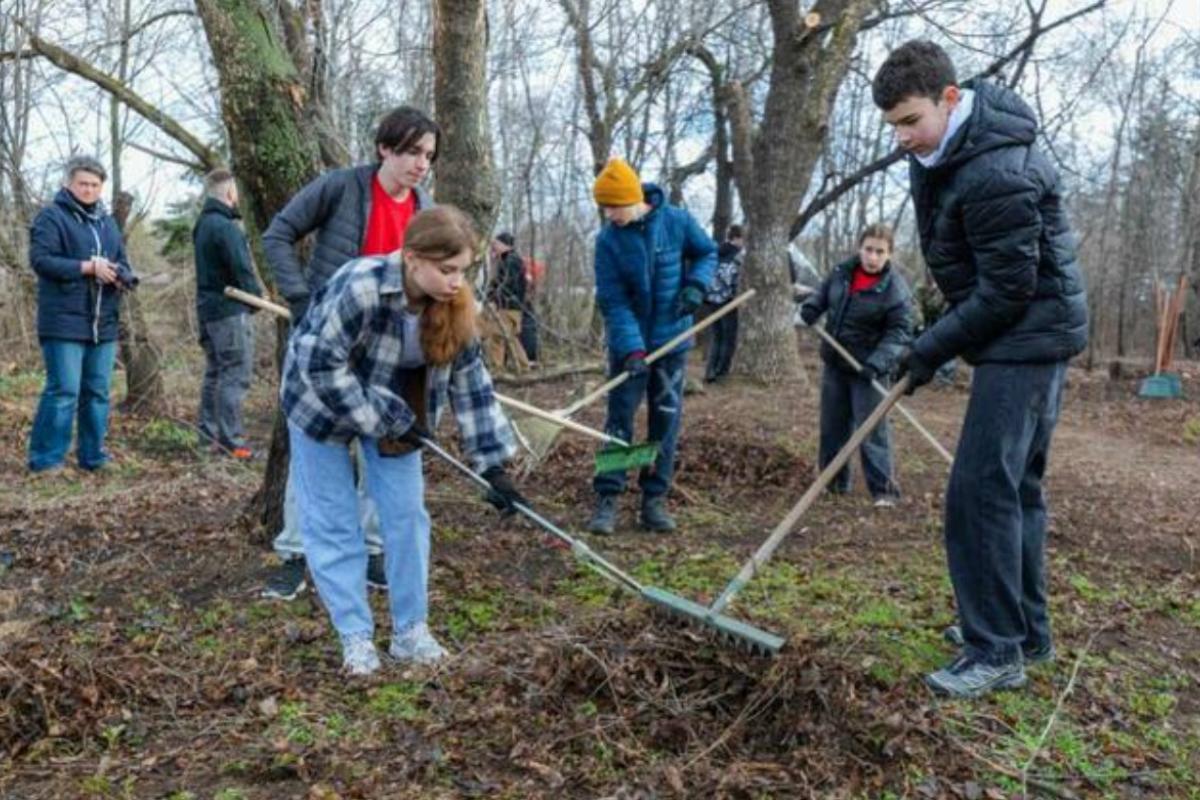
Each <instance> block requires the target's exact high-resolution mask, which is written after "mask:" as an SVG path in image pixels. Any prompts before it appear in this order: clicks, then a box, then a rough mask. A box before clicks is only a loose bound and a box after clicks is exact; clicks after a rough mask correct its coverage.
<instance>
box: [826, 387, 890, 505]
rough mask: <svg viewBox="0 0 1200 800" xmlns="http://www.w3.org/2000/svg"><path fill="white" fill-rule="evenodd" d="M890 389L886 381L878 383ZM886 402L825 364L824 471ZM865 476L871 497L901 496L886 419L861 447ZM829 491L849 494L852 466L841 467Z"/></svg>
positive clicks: (872, 388) (871, 390)
mask: <svg viewBox="0 0 1200 800" xmlns="http://www.w3.org/2000/svg"><path fill="white" fill-rule="evenodd" d="M878 380H879V382H880V383H881V384H884V385H885V386H886V385H887V382H888V381H887V378H886V377H881V378H879V379H878ZM882 399H883V398H882V397H880V395H879V392H877V391H875V388H874V387H873V386H871V384H870V383H869V382H867V381H864V380H863V379H862V378H860V377H858V376H857V375H851V374H850V373H849V372H845V371H843V370H841V369H838V368H837V367H834V366H830V365H829V364H826V365H825V366H824V368H823V370H822V374H821V447H820V459H819V460H820V462H821V469H825V466H826V465H827V464H828V463H829V462H830V461H833V459H834V457H835V456H836V455H837V454H838V451H839V450H841V449H842V448H843V447H845V445H846V442H848V441H850V436H851V435H852V434H853V433H854V431H855V430H857V429H858V428H859V427H860V426H861V425H862V424H863V422H865V421H866V419H867V417H869V416H871V412H872V411H874V410H875V407H876V406H877V405H879V402H880V401H881V400H882ZM859 455H861V456H862V469H863V476H864V477H865V478H866V481H867V490H868V491H870V493H871V496H872V497H875V498H879V497H894V496H896V495H898V494H900V489H899V487H897V486H896V483H895V480H894V479H893V478H892V432H891V428H890V426H889V425H888V421H887V419H886V418H885V419H884V420H883V422H881V423H879V425H878V427H876V428H875V430H874V431H872V432H871V435H870V436H868V437H867V438H866V439H864V440H863V443H862V446H861V447H859ZM830 489H832V490H833V491H835V492H847V491H849V490H850V464H849V463H847V464H846V466H844V467H842V470H841V472H839V473H838V474H837V477H835V478H834V479H833V483H832V484H831V485H830Z"/></svg>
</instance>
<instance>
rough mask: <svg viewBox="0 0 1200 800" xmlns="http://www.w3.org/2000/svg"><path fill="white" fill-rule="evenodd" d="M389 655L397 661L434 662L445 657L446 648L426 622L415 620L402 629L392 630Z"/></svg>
mask: <svg viewBox="0 0 1200 800" xmlns="http://www.w3.org/2000/svg"><path fill="white" fill-rule="evenodd" d="M388 655H389V656H391V657H392V658H394V659H396V660H397V661H413V662H415V663H417V664H432V663H434V662H435V661H440V660H441V659H443V658H445V657H446V656H447V655H448V653H447V652H446V648H444V647H442V646H441V645H440V644H438V641H437V639H434V638H433V634H432V633H430V632H429V626H428V625H426V624H425V623H424V622H414V623H413V624H411V625H409V626H408V627H406V628H403V629H402V630H396V631H393V632H392V644H391V646H390V647H388Z"/></svg>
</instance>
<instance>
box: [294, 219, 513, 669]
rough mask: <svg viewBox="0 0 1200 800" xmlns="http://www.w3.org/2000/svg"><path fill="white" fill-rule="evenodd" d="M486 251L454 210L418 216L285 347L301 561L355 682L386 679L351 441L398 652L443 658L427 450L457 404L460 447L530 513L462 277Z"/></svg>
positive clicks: (343, 278) (342, 277) (326, 299)
mask: <svg viewBox="0 0 1200 800" xmlns="http://www.w3.org/2000/svg"><path fill="white" fill-rule="evenodd" d="M478 241H479V238H478V236H476V234H475V231H474V229H473V227H472V225H471V222H470V220H468V218H467V217H466V216H465V215H464V214H463V213H462V212H461V211H459V210H458V209H456V208H454V207H452V206H439V207H436V208H431V209H427V210H425V211H421V212H420V213H418V214H417V215H416V216H415V217H414V218H413V220H412V222H411V223H410V225H409V227H408V230H407V232H406V236H405V244H404V249H403V250H401V251H400V252H399V253H395V254H392V255H391V256H388V257H378V256H377V257H368V258H360V259H356V260H354V261H351V262H350V263H348V264H346V265H345V266H343V267H342V268H341V269H340V270H338V271H337V272H336V273H335V274H334V275H333V277H331V278H330V279H329V281H328V283H326V285H325V287H324V288H323V289H321V291H320V292H319V293H318V294H317V295H316V296H315V297H314V299H313V303H312V306H311V307H310V309H309V310H308V312H307V313H306V314H305V315H304V317H303V318H302V319H301V320H300V322H299V325H298V327H297V328H296V330H295V332H294V334H293V335H292V337H291V339H290V340H289V342H288V352H287V359H286V361H285V363H284V374H283V382H282V386H281V388H280V399H281V403H282V406H283V411H284V413H285V414H286V415H287V419H288V429H289V433H290V441H291V449H292V458H293V459H294V464H293V469H294V470H295V472H296V477H297V479H298V484H297V486H298V488H299V489H300V492H299V493H298V497H299V501H300V503H299V505H300V512H301V513H300V518H301V520H302V522H301V531H302V535H303V539H304V552H305V556H306V558H307V560H308V566H309V569H310V570H311V571H312V575H313V582H314V583H315V584H316V587H317V591H318V592H319V593H320V595H321V599H322V601H323V602H324V603H325V607H326V608H327V609H328V610H329V616H330V618H331V619H332V621H333V626H334V628H335V629H336V630H337V633H338V636H339V638H340V639H341V644H342V656H343V667H344V668H345V670H346V671H347V672H349V673H350V674H352V675H368V674H370V673H372V672H374V671H375V670H377V669H379V667H380V661H379V656H378V654H377V652H376V650H375V645H374V642H373V636H374V622H373V620H372V617H371V609H370V606H369V605H368V603H367V586H366V560H367V550H366V544H365V541H364V538H363V533H362V530H361V528H360V525H359V521H358V519H359V518H358V513H357V511H356V509H357V499H356V494H355V488H354V474H353V467H352V464H351V459H350V455H349V451H348V450H347V448H346V443H347V442H348V441H349V440H351V439H353V438H358V439H359V440H360V442H361V444H362V449H363V452H364V454H365V456H366V460H367V469H366V479H367V492H368V494H369V495H370V496H371V498H372V499H373V500H374V501H375V503H376V504H377V505H378V508H379V518H380V527H381V532H382V535H383V542H384V563H385V568H386V571H387V578H388V595H389V604H390V608H391V615H392V638H391V644H390V647H389V654H390V655H391V657H392V658H394V659H397V660H401V661H415V662H418V663H428V662H432V661H436V660H438V659H439V658H442V657H443V656H444V655H446V651H445V650H444V649H443V648H442V646H441V645H440V644H438V642H437V640H435V639H434V638H433V636H432V634H430V632H429V628H428V626H427V624H426V617H427V615H428V597H427V595H428V591H427V589H428V579H429V529H430V521H429V514H428V512H426V510H425V502H424V479H423V476H422V472H421V454H420V449H421V445H422V443H423V441H424V439H426V438H429V437H430V436H431V434H430V433H429V430H436V428H437V422H438V418H439V416H440V413H441V411H442V409H444V408H446V407H447V406H449V407H450V408H451V409H452V410H453V413H454V416H455V419H456V420H457V422H458V427H459V431H460V434H461V436H462V444H463V449H464V451H465V452H466V453H467V455H468V456H469V457H470V458H471V460H472V461H473V463H474V466H475V468H476V470H477V471H479V472H481V473H482V474H483V476H484V477H485V478H487V480H488V482H489V483H490V484H491V485H492V488H493V490H494V491H493V492H491V493H490V494H489V500H491V501H492V502H493V503H494V504H496V505H497V507H498V508H501V509H502V510H509V509H511V507H512V503H513V502H523V500H522V498H521V496H520V494H519V493H518V492H517V490H516V488H515V487H514V486H513V483H512V481H511V480H510V479H509V477H508V475H507V473H506V472H505V471H504V464H505V462H506V461H508V459H510V458H511V457H512V456H513V455H514V454H515V452H516V444H515V439H514V437H513V432H512V428H511V427H510V426H509V424H508V421H507V420H506V418H505V417H504V415H503V414H502V413H501V411H500V407H499V405H498V403H497V402H496V397H495V394H494V392H493V390H492V380H491V376H490V375H489V374H488V372H487V369H486V367H485V366H484V364H483V360H482V359H481V358H480V351H479V343H478V339H477V336H476V329H475V298H474V297H473V296H472V293H471V288H470V285H469V284H468V282H467V280H466V278H465V274H464V273H465V272H466V270H467V268H468V267H469V266H470V265H471V264H472V263H473V261H474V260H475V256H476V253H475V245H476V243H477V242H478Z"/></svg>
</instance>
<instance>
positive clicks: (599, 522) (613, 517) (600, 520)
mask: <svg viewBox="0 0 1200 800" xmlns="http://www.w3.org/2000/svg"><path fill="white" fill-rule="evenodd" d="M616 530H617V496H616V495H615V494H602V495H600V496H598V497H597V498H596V509H595V510H594V511H593V512H592V518H591V519H590V520H588V532H590V533H595V534H599V535H600V536H612V535H613V533H614V532H616Z"/></svg>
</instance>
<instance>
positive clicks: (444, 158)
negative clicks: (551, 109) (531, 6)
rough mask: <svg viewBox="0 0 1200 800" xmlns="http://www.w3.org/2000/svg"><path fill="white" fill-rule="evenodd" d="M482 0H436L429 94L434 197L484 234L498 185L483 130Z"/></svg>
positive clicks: (490, 221)
mask: <svg viewBox="0 0 1200 800" xmlns="http://www.w3.org/2000/svg"><path fill="white" fill-rule="evenodd" d="M487 34H488V31H487V3H486V2H485V0H437V2H435V3H434V14H433V53H434V63H433V96H434V100H433V102H434V107H435V110H436V114H437V121H438V124H439V125H441V127H442V131H443V132H444V134H445V135H444V136H443V137H442V140H441V143H440V152H439V153H438V164H437V196H438V200H439V201H440V202H443V203H450V204H452V205H456V206H458V207H459V208H460V209H462V210H463V211H465V212H466V213H467V214H468V215H469V216H470V217H471V219H472V220H474V221H475V226H476V228H477V229H478V231H479V234H480V236H487V235H488V234H489V232H490V231H491V229H492V225H494V224H495V221H496V213H497V209H498V207H499V204H500V189H499V186H498V185H497V184H496V173H495V168H494V166H493V162H492V140H491V137H490V131H489V130H488V113H487V108H488V98H487V38H488V35H487Z"/></svg>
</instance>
